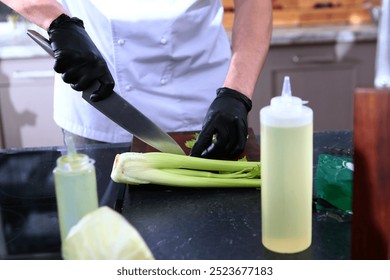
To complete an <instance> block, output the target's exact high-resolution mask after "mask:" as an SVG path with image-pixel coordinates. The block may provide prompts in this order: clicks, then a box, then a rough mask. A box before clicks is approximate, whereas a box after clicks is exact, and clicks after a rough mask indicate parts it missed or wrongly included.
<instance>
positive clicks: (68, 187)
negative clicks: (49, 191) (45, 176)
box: [53, 138, 99, 241]
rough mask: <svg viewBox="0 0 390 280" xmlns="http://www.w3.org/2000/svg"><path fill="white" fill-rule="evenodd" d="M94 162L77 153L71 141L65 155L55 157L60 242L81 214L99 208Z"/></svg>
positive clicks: (54, 171)
mask: <svg viewBox="0 0 390 280" xmlns="http://www.w3.org/2000/svg"><path fill="white" fill-rule="evenodd" d="M68 141H69V138H68ZM94 163H95V161H94V160H93V159H91V158H89V157H88V155H85V154H80V153H77V152H76V151H75V149H74V145H73V142H72V143H71V145H70V146H68V154H67V155H64V156H61V157H59V158H58V159H57V166H56V167H55V169H54V170H53V174H54V184H55V193H56V199H57V209H58V218H59V223H60V233H61V240H62V241H63V240H64V239H65V238H66V236H67V234H68V233H69V231H70V229H71V228H72V227H73V226H74V225H75V224H77V222H78V221H79V220H80V219H81V218H82V217H83V216H84V215H86V214H87V213H89V212H91V211H93V210H95V209H97V208H98V207H99V206H98V195H97V184H96V171H95V166H94Z"/></svg>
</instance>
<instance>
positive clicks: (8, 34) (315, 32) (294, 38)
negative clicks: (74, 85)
mask: <svg viewBox="0 0 390 280" xmlns="http://www.w3.org/2000/svg"><path fill="white" fill-rule="evenodd" d="M30 28H31V26H30ZM20 29H21V30H20ZM34 29H36V28H34ZM1 30H2V29H1V28H0V60H1V59H13V58H29V57H46V56H48V55H47V54H46V53H45V52H44V51H43V50H42V49H40V47H38V46H37V45H36V44H35V43H34V42H33V41H32V40H31V39H30V38H29V37H28V36H27V35H26V33H25V28H19V29H18V31H17V32H12V31H9V30H6V31H5V30H4V28H3V34H2V32H1ZM36 30H37V31H40V32H41V33H42V30H40V29H36ZM43 34H45V33H44V32H43ZM227 34H228V37H229V38H231V31H227ZM376 34H377V27H376V25H374V24H361V25H321V26H309V27H275V28H274V29H273V34H272V41H271V46H283V45H293V44H319V43H333V42H340V43H341V42H348V43H351V42H360V41H375V40H376Z"/></svg>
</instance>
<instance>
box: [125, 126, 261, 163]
mask: <svg viewBox="0 0 390 280" xmlns="http://www.w3.org/2000/svg"><path fill="white" fill-rule="evenodd" d="M168 134H169V135H170V136H171V137H172V138H173V139H174V140H175V141H176V142H177V143H178V144H179V145H180V147H182V149H183V150H184V152H185V153H186V154H187V155H188V154H189V153H190V149H189V148H187V147H186V146H185V143H186V141H189V140H192V139H194V134H195V131H187V132H171V133H168ZM248 136H249V137H248V141H247V143H246V147H245V151H244V153H243V154H242V155H241V156H240V157H239V158H241V157H243V156H246V157H247V159H248V160H249V161H259V160H260V144H259V143H257V140H256V137H255V134H254V132H253V129H251V128H250V129H249V135H248ZM131 151H132V152H138V153H146V152H157V150H156V149H155V148H153V147H151V146H149V145H148V144H146V143H145V142H142V141H141V140H139V139H138V138H136V137H134V140H133V144H132V146H131Z"/></svg>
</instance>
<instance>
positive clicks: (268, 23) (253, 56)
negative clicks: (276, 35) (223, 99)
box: [224, 0, 272, 99]
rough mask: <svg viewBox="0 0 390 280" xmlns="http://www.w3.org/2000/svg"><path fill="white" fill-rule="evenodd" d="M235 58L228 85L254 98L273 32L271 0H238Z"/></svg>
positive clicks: (233, 36) (234, 26) (232, 62)
mask: <svg viewBox="0 0 390 280" xmlns="http://www.w3.org/2000/svg"><path fill="white" fill-rule="evenodd" d="M234 2H235V19H234V24H233V29H232V60H231V63H230V67H229V71H228V74H227V76H226V79H225V82H224V86H225V87H229V88H233V89H235V90H237V91H240V92H242V93H243V94H245V95H246V96H248V97H249V98H250V99H252V96H253V92H254V89H255V86H256V82H257V79H258V77H259V74H260V71H261V69H262V67H263V64H264V62H265V59H266V56H267V53H268V48H269V43H270V39H271V33H272V3H271V0H235V1H234Z"/></svg>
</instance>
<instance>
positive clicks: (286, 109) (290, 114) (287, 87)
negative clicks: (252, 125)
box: [260, 76, 313, 126]
mask: <svg viewBox="0 0 390 280" xmlns="http://www.w3.org/2000/svg"><path fill="white" fill-rule="evenodd" d="M306 103H308V102H307V101H303V100H302V99H301V98H299V97H296V96H292V93H291V84H290V77H289V76H285V77H284V82H283V88H282V93H281V95H280V96H276V97H274V98H272V99H271V104H270V106H267V107H265V108H263V109H264V110H261V112H262V113H261V112H260V113H261V114H260V118H261V120H262V122H263V123H265V124H270V125H277V126H279V125H281V126H295V125H299V124H306V123H310V122H311V121H312V115H313V114H312V110H311V109H310V108H309V107H306V106H303V105H304V104H306Z"/></svg>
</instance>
